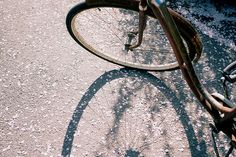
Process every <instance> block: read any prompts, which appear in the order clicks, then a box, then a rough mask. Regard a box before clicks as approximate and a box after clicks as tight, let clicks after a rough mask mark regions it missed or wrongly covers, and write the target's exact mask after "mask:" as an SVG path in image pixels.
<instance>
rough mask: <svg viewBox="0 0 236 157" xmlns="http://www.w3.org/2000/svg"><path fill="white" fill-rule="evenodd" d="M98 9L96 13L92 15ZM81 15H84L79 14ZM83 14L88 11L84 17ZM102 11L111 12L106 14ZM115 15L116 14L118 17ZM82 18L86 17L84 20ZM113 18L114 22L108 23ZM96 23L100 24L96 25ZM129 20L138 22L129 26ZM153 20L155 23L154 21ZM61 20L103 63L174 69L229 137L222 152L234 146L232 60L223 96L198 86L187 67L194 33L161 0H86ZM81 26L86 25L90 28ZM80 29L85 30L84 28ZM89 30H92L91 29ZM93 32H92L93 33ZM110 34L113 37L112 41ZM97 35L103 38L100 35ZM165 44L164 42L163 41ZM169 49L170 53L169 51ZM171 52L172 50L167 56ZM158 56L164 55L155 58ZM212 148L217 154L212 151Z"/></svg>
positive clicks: (192, 58) (196, 46)
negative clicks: (230, 85)
mask: <svg viewBox="0 0 236 157" xmlns="http://www.w3.org/2000/svg"><path fill="white" fill-rule="evenodd" d="M86 13H87V14H86ZM99 13H100V14H101V16H99V15H98V14H99ZM111 13H112V14H111ZM83 14H84V16H85V18H83V17H79V16H80V15H81V16H82V15H83ZM89 15H91V16H90V17H88V16H89ZM108 15H109V16H111V17H110V18H108ZM92 16H94V17H97V18H100V19H99V20H100V21H99V23H96V24H94V23H93V18H94V17H92ZM118 16H121V18H120V19H119V18H118ZM77 17H78V18H77ZM101 17H102V18H101ZM79 20H82V22H80V21H79ZM86 20H88V21H87V22H85V21H86ZM89 20H92V23H88V22H89ZM114 20H115V23H111V22H112V21H114ZM116 20H118V21H116ZM106 21H107V22H106ZM78 23H79V25H78V26H77V25H76V24H78ZM98 24H101V26H99V27H98ZM105 24H107V25H108V26H105ZM127 24H130V25H127ZM135 24H137V25H138V26H137V27H136V28H133V26H135ZM157 24H160V26H159V27H158V26H156V25H157ZM66 25H67V29H68V31H69V33H70V35H71V36H72V38H73V39H74V40H75V41H76V42H77V43H78V44H80V45H81V46H82V47H83V48H85V49H86V50H88V51H89V52H91V53H93V54H95V55H97V56H98V57H101V58H103V59H105V60H107V61H109V62H112V63H115V64H118V65H123V66H126V67H131V68H137V69H142V70H152V71H167V70H175V69H178V68H179V69H180V70H181V72H182V73H183V76H184V78H185V80H186V81H187V83H188V85H189V87H190V89H191V90H192V91H193V93H194V94H195V96H196V97H197V99H198V100H199V101H200V103H201V104H202V105H203V107H204V108H205V109H206V110H207V111H208V112H209V114H210V115H211V116H212V118H213V120H214V124H211V128H212V129H213V132H214V133H219V132H220V131H221V132H223V133H224V134H225V135H227V137H229V139H230V140H231V142H230V145H231V148H230V150H229V152H228V153H227V155H226V156H229V154H230V153H231V152H232V150H233V149H234V148H236V122H235V120H234V118H235V117H236V106H235V104H233V103H232V102H231V101H230V100H229V97H228V91H227V88H226V87H227V86H226V82H227V81H228V82H235V80H236V79H235V78H236V76H235V73H236V72H235V70H234V68H235V67H236V63H235V62H233V63H232V64H230V65H229V66H228V67H226V69H225V70H224V72H223V78H224V79H223V80H224V81H223V86H224V89H225V93H226V95H225V96H223V95H221V94H219V93H212V94H210V93H209V92H208V91H207V90H206V89H205V87H203V86H202V84H201V82H200V81H199V79H198V77H197V75H196V73H195V70H194V68H193V63H194V62H197V61H198V60H199V58H200V56H201V53H202V43H201V40H200V38H199V35H198V33H197V32H196V31H195V29H194V28H193V26H192V25H191V24H190V23H189V22H188V21H187V20H185V19H184V18H183V17H182V16H181V15H179V14H178V13H176V12H175V11H173V10H171V9H170V8H167V6H166V4H165V1H164V0H157V1H155V0H126V1H123V0H86V2H84V3H81V4H78V5H76V6H75V7H74V8H72V9H71V10H70V11H69V13H68V15H67V19H66ZM87 25H89V26H90V27H92V30H91V29H90V28H88V27H87ZM150 26H156V29H155V30H153V29H151V28H149V27H150ZM80 27H81V30H80ZM112 27H115V29H112ZM102 28H105V30H102ZM108 28H109V29H108ZM86 29H88V31H87V32H86ZM110 29H111V30H110ZM95 30H98V32H96V33H95V32H94V31H95ZM99 32H100V33H105V34H108V36H104V35H103V34H101V35H100V34H99ZM98 34H99V35H98ZM156 34H157V35H156ZM96 35H98V37H95V38H93V37H94V36H96ZM115 37H116V38H117V39H116V40H114V41H112V40H113V39H114V38H115ZM145 37H146V38H147V39H146V38H145ZM102 38H104V39H103V40H102ZM122 38H124V39H122ZM96 39H98V41H96ZM157 39H160V40H157ZM101 40H102V41H101ZM89 42H91V43H89ZM109 42H111V43H110V44H111V45H109ZM167 44H169V45H168V46H167ZM156 45H159V47H158V49H159V52H161V53H162V54H161V53H156V52H155V51H157V46H156ZM107 49H108V50H107ZM113 51H114V52H113ZM171 51H173V53H170V52H171ZM118 52H120V54H119V53H118ZM143 52H144V53H143ZM109 53H111V54H109ZM163 53H164V54H163ZM171 54H174V55H173V56H171ZM158 55H160V56H158ZM161 57H162V58H164V59H160V58H161ZM165 57H168V58H165ZM176 60H177V62H176ZM164 61H167V63H166V62H164ZM215 151H216V154H217V156H219V154H218V152H217V150H215Z"/></svg>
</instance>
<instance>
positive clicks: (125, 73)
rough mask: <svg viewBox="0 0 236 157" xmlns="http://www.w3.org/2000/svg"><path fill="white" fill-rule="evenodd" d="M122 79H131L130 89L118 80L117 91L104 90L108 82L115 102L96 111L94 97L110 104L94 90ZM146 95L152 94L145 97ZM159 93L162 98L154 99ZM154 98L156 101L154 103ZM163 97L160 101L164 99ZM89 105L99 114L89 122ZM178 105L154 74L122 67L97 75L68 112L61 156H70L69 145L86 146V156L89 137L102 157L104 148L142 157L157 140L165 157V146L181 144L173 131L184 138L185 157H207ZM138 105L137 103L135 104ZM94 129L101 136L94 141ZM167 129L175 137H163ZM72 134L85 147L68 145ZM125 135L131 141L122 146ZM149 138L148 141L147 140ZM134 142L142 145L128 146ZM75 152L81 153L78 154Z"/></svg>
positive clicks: (166, 87) (92, 114) (166, 150)
mask: <svg viewBox="0 0 236 157" xmlns="http://www.w3.org/2000/svg"><path fill="white" fill-rule="evenodd" d="M123 78H132V79H131V80H129V81H127V82H128V84H131V85H130V86H129V85H128V84H126V82H125V81H121V84H122V85H121V84H119V86H120V87H121V88H119V89H117V87H116V89H114V90H113V89H112V90H111V89H110V88H111V87H112V86H114V84H112V85H111V87H110V88H108V89H109V90H110V91H111V93H114V92H116V93H118V95H119V96H118V97H117V98H116V99H115V103H108V104H109V105H110V106H109V107H107V108H102V105H101V104H102V103H101V102H100V100H99V98H98V97H102V102H106V101H110V99H112V97H111V96H110V95H108V96H107V97H108V99H107V98H104V94H101V95H99V96H97V95H96V94H98V93H99V91H101V90H105V89H104V86H105V85H107V84H110V83H111V82H112V81H115V80H119V79H123ZM135 79H139V80H142V81H141V83H140V81H139V83H137V81H136V80H135ZM119 83H120V82H119ZM115 85H117V84H115ZM146 85H148V87H146ZM144 86H145V87H144ZM150 86H152V88H154V87H155V88H156V89H158V91H159V93H158V95H156V93H157V92H156V90H153V89H152V88H150ZM130 89H132V90H130ZM142 89H144V90H142ZM141 90H142V92H140V93H142V94H137V93H138V92H139V91H141ZM150 93H152V94H151V95H150ZM160 93H161V95H162V96H159V95H160ZM109 96H110V97H109ZM157 96H158V98H157V99H156V97H157ZM105 97H106V96H105ZM163 97H165V101H164V99H163ZM93 99H94V100H93ZM105 99H106V100H105ZM136 99H139V100H140V101H139V102H135V103H134V104H135V107H134V106H132V104H131V103H130V102H131V100H136ZM143 99H145V101H143ZM166 100H168V102H166ZM92 101H98V103H97V104H95V103H94V105H95V106H96V107H97V108H98V109H99V107H100V109H101V111H98V112H99V113H98V114H99V116H97V118H94V119H90V118H91V116H94V117H96V115H97V113H96V112H95V111H96V110H98V109H96V107H95V106H94V108H93V109H92V110H91V109H90V108H91V106H90V105H89V104H90V103H91V102H92ZM140 102H141V103H140ZM147 102H148V105H149V106H148V107H147V106H145V105H146V104H147ZM181 102H182V101H181V100H179V98H178V97H177V96H176V93H175V91H172V89H171V88H170V87H168V86H167V85H166V84H165V83H164V81H162V80H160V79H158V78H157V77H156V76H154V75H152V74H150V73H148V72H145V71H138V70H133V69H126V68H123V69H119V70H112V71H109V72H106V73H104V74H103V75H102V76H100V77H99V78H97V79H96V80H95V81H94V83H93V84H92V85H91V86H90V87H89V88H88V90H87V91H86V92H85V94H84V95H83V96H82V98H81V100H80V102H79V103H78V105H77V107H76V109H75V110H74V113H73V115H72V119H71V120H70V123H69V125H68V128H67V132H66V135H65V138H64V142H63V146H62V152H61V155H62V156H70V155H71V153H72V147H73V146H74V147H77V148H78V147H88V150H87V152H88V153H89V152H92V151H93V148H95V147H93V146H88V144H87V143H86V141H88V140H91V139H92V140H94V141H96V142H97V144H98V145H100V147H99V148H98V149H100V150H102V151H103V153H106V152H107V151H108V150H109V151H110V150H112V151H113V153H117V154H119V155H121V156H133V157H135V156H138V155H140V156H142V153H143V152H145V151H146V152H147V154H150V152H151V151H152V150H153V149H156V147H153V148H152V147H151V146H150V145H157V146H160V145H159V144H157V143H161V142H160V141H162V142H163V141H164V145H161V146H162V147H163V148H162V151H164V155H165V156H171V155H172V154H171V153H172V152H173V151H172V150H171V149H173V148H171V147H172V146H170V145H171V144H172V143H176V144H174V146H176V147H179V146H178V144H177V143H178V142H176V141H179V140H180V141H181V139H176V138H178V134H179V133H182V134H185V136H186V141H187V144H188V147H189V148H188V149H189V151H190V154H191V156H208V155H207V152H206V149H205V148H206V144H205V143H204V142H201V143H199V142H198V141H197V138H196V135H195V132H194V129H193V126H192V125H191V123H190V118H189V117H188V114H187V112H186V110H185V108H184V104H182V103H181ZM149 103H150V104H149ZM139 104H141V105H140V106H139ZM168 106H170V107H172V109H173V112H175V117H173V114H171V112H172V111H171V109H170V108H169V107H168ZM163 108H164V109H166V110H164V111H163V112H161V111H160V110H163ZM88 109H90V110H91V113H90V114H88V112H87V111H86V110H88ZM108 109H109V110H110V112H109V113H106V114H104V112H105V111H106V110H108ZM137 110H138V111H137ZM100 113H101V114H100ZM84 114H85V115H86V114H87V115H89V116H85V117H83V116H84ZM132 114H133V115H132ZM160 115H161V116H162V118H160V119H161V121H160V122H159V121H158V124H157V123H156V122H157V121H156V120H157V117H158V116H160ZM169 115H170V116H169ZM102 116H104V119H103V120H101V121H97V119H98V118H100V117H102ZM82 117H83V118H85V119H87V121H86V122H84V121H83V122H81V119H83V118H82ZM109 117H112V118H110V119H111V120H110V122H109V125H106V122H105V121H109V120H108V118H109ZM134 117H135V118H134ZM143 117H144V118H143ZM147 117H149V118H147ZM140 119H141V122H137V121H139V120H140ZM146 119H148V120H146ZM173 119H174V120H173ZM132 120H133V121H132ZM162 120H163V121H162ZM95 121H96V122H95ZM103 121H104V123H103ZM150 121H151V122H150ZM169 121H172V122H169ZM177 121H178V122H180V123H181V125H182V126H181V127H182V132H181V131H179V130H178V129H179V126H178V124H177ZM81 123H83V124H81ZM86 123H91V124H89V126H88V124H86ZM96 123H99V124H98V125H99V126H96ZM132 123H135V125H138V126H134V127H133V128H132V127H130V126H131V125H132ZM168 123H170V124H168ZM80 124H81V127H82V126H83V127H84V128H86V129H87V130H83V128H81V129H80V128H78V125H80ZM143 124H144V127H143ZM140 126H141V127H143V128H144V129H140V128H141V127H140ZM166 126H167V127H166ZM161 127H164V128H165V127H166V129H164V130H162V131H160V132H157V130H159V129H160V128H161ZM175 127H176V128H175ZM104 128H106V129H104ZM124 128H125V129H124ZM91 130H95V131H91ZM102 130H103V131H102ZM104 130H105V131H104ZM120 130H123V132H125V133H122V135H120V133H119V132H120ZM99 131H101V133H102V134H104V135H103V136H102V137H99V139H96V137H91V136H93V135H94V133H96V134H98V132H99ZM168 131H170V132H172V133H173V132H176V133H177V136H172V134H171V136H169V135H168V136H167V132H168ZM76 132H78V133H76ZM84 132H86V133H84ZM127 132H128V133H127ZM79 134H81V136H79ZM131 134H135V135H134V136H133V137H132V138H131ZM137 134H145V135H143V136H142V137H136V136H137ZM77 135H78V136H79V137H77V138H80V137H81V141H82V144H83V143H86V144H84V146H81V145H75V144H73V142H74V141H75V137H76V136H77ZM85 136H87V138H86V139H84V137H85ZM129 137H130V139H131V140H130V141H131V142H130V143H129V144H127V143H126V141H125V140H128V139H129ZM82 138H83V139H82ZM163 138H164V139H163ZM100 139H102V141H99V140H100ZM121 139H123V140H124V142H123V143H122V142H120V141H121ZM153 139H154V140H153ZM150 140H152V141H151V142H150ZM139 141H142V144H141V145H140V146H133V145H138V143H139ZM96 142H95V143H96ZM124 143H125V144H124ZM132 144H133V145H132ZM101 145H103V147H102V148H101ZM104 145H105V146H104ZM118 145H119V146H118ZM120 145H123V146H120ZM131 145H132V146H131ZM198 145H201V148H203V149H201V150H199V149H198V148H197V146H198ZM104 147H106V148H104ZM113 147H114V148H113ZM185 147H186V146H184V148H185ZM137 148H138V149H137ZM83 149H85V148H83ZM104 149H105V150H104ZM181 149H183V148H179V151H180V152H179V153H180V154H181V153H182V151H183V150H181ZM122 152H123V154H122ZM79 153H81V152H80V151H79ZM95 153H97V152H95ZM151 155H160V154H158V151H155V152H154V154H151ZM93 156H94V155H93ZM95 156H102V153H101V154H99V153H97V154H96V155H95ZM148 156H149V155H148Z"/></svg>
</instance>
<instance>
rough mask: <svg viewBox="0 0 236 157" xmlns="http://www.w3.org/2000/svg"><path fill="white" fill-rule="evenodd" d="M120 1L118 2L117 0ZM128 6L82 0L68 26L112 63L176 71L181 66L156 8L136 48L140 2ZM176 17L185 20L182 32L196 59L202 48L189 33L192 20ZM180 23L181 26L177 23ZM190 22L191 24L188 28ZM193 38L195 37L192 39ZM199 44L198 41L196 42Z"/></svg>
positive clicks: (91, 49) (77, 38)
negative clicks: (134, 46) (90, 2)
mask: <svg viewBox="0 0 236 157" xmlns="http://www.w3.org/2000/svg"><path fill="white" fill-rule="evenodd" d="M114 2H116V1H114ZM130 2H133V4H130V5H124V4H119V3H120V2H119V3H118V2H116V3H117V4H116V3H114V4H113V3H111V4H105V2H99V3H98V4H93V5H88V4H87V3H81V4H78V5H77V6H75V7H74V8H72V9H71V10H70V12H69V13H68V15H67V29H68V31H69V33H70V35H71V36H72V37H73V38H74V40H75V41H76V42H77V43H79V44H80V45H81V46H82V47H84V48H85V49H86V50H88V51H89V52H91V53H93V54H95V55H97V56H98V57H101V58H103V59H105V60H107V61H109V62H112V63H115V64H118V65H122V66H126V67H131V68H137V69H143V70H155V71H164V70H173V69H176V68H178V63H177V62H176V58H175V55H174V53H173V50H172V48H171V45H170V43H169V41H168V39H167V37H166V35H165V33H164V31H163V29H162V27H161V25H160V24H159V22H158V20H157V19H156V18H155V17H154V15H153V13H152V11H150V9H149V11H147V16H148V18H147V26H146V28H145V30H144V35H143V41H142V44H141V45H140V46H139V47H138V48H135V49H133V50H129V48H128V47H129V45H134V44H135V43H136V42H137V39H138V34H137V32H138V23H139V18H138V17H139V13H138V3H137V2H135V1H130ZM171 14H172V16H173V17H174V19H181V20H179V21H181V22H182V24H181V28H182V29H180V34H181V36H182V38H183V40H184V43H185V46H186V47H187V50H188V53H189V54H190V53H191V55H190V57H191V58H192V59H194V56H195V54H196V51H201V50H199V47H200V46H199V45H195V44H194V42H192V41H191V40H192V39H196V36H195V34H194V37H193V35H191V34H189V32H191V31H192V30H189V28H190V27H189V23H187V22H186V23H185V21H184V20H183V19H182V18H181V17H180V16H177V14H176V13H175V12H173V11H171ZM177 25H180V24H178V23H177ZM186 25H187V27H185V26H186ZM191 38H192V39H191ZM195 43H197V42H195Z"/></svg>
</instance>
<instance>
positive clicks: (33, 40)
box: [0, 0, 236, 157]
mask: <svg viewBox="0 0 236 157" xmlns="http://www.w3.org/2000/svg"><path fill="white" fill-rule="evenodd" d="M78 2H81V0H79V1H74V0H64V1H59V2H56V1H52V0H44V1H42V0H31V1H29V0H21V1H14V2H13V1H9V0H0V13H1V14H0V69H1V70H0V156H1V157H13V156H19V157H20V156H25V157H32V156H50V157H53V156H68V155H69V154H71V156H78V157H80V156H81V157H82V156H94V155H91V154H92V153H94V152H93V148H95V147H96V148H97V145H99V144H101V143H100V142H101V141H100V140H101V139H102V141H104V140H105V143H107V142H108V143H109V142H110V143H112V141H113V140H114V139H115V140H114V141H115V143H116V144H114V145H115V146H114V145H112V144H111V145H109V146H110V147H101V150H102V151H101V152H102V153H103V154H102V153H101V154H97V156H99V155H100V156H113V155H114V154H116V153H117V152H119V151H122V150H123V153H124V151H125V150H126V152H125V153H124V154H126V155H127V154H131V155H133V156H135V153H136V155H137V152H138V151H136V150H134V149H136V148H137V149H141V148H142V153H143V154H145V153H146V154H148V153H149V156H196V157H197V156H214V151H213V146H212V139H211V132H210V128H209V122H210V121H211V120H212V119H211V118H210V116H209V114H208V113H207V112H206V111H205V110H204V108H203V107H201V106H200V103H199V102H198V101H197V100H196V98H195V97H194V95H193V94H192V92H191V91H190V90H189V88H188V86H187V85H186V83H185V82H184V81H183V79H182V76H181V73H180V71H179V70H177V71H173V72H163V73H155V72H143V71H137V70H132V69H125V68H123V67H121V66H117V65H114V64H111V63H108V62H106V61H104V60H102V59H100V58H97V57H96V56H93V55H92V54H90V53H88V52H87V51H86V50H84V49H83V48H82V47H80V46H79V45H78V44H77V43H76V42H75V41H73V39H72V38H71V37H70V35H69V34H68V32H67V30H66V25H65V18H66V15H67V13H68V11H69V9H70V8H71V7H73V6H74V5H75V4H77V3H78ZM186 3H187V2H185V1H184V2H181V1H179V2H178V3H175V5H171V6H172V7H173V8H175V9H176V10H177V11H178V12H180V13H181V14H182V15H183V16H185V17H186V18H187V19H188V20H189V21H191V23H192V24H193V25H194V26H195V27H196V28H197V30H198V32H199V34H200V36H201V39H202V41H203V43H204V53H203V56H202V58H201V59H200V61H199V62H198V63H197V64H196V65H195V68H196V71H197V73H198V75H199V78H200V80H201V81H202V83H203V85H204V86H206V87H207V89H208V90H209V91H211V92H216V91H217V92H220V93H222V86H221V84H220V77H221V72H222V69H223V68H224V67H225V66H226V65H228V64H229V63H231V62H232V61H234V60H236V54H235V52H236V45H235V41H236V40H235V37H236V36H235V33H236V27H235V26H236V25H235V23H236V18H235V14H236V9H235V7H234V6H216V5H215V4H213V3H211V2H210V1H209V2H208V1H207V2H202V3H200V2H199V3H197V2H195V1H193V2H191V3H190V2H189V3H188V4H186ZM235 93H236V91H235V88H233V86H232V100H234V101H235V99H236V98H235ZM107 101H108V102H109V103H108V102H107ZM127 101H128V102H129V103H127ZM85 104H86V105H85ZM89 104H93V105H94V107H92V108H91V109H90V107H89V109H88V110H86V111H85V110H81V108H83V107H84V106H90V105H89ZM104 104H109V105H108V106H103V105H104ZM131 104H135V105H136V106H137V107H136V108H132V107H130V106H129V105H131ZM147 104H149V105H151V106H147V107H145V105H147ZM157 104H159V105H160V106H162V107H160V106H156V105H157ZM95 106H96V107H97V108H100V109H101V111H100V112H98V113H96V112H94V111H96V110H97V109H96V107H95ZM131 106H132V105H131ZM116 108H121V109H122V108H123V110H117V109H116ZM147 108H148V109H150V108H151V109H152V110H154V111H156V113H155V115H152V114H147V112H144V111H146V109H147ZM163 108H164V109H163ZM136 109H137V110H136ZM102 111H104V112H105V113H103V112H102ZM121 111H123V112H124V111H125V112H124V113H125V114H124V113H123V114H122V113H120V112H121ZM132 111H133V112H132ZM80 112H81V113H80ZM113 112H115V114H112V113H113ZM82 113H83V116H82ZM157 113H159V114H157ZM114 115H116V116H115V117H114ZM93 116H94V118H93ZM101 116H105V117H103V118H101ZM81 117H82V118H81ZM109 117H112V118H110V119H111V121H109ZM121 117H125V120H126V122H123V121H122V120H121V119H122V118H121ZM146 117H152V118H149V119H152V120H153V121H154V122H156V123H155V124H154V123H148V121H147V119H146ZM153 117H154V118H153ZM100 118H101V119H100ZM140 119H142V121H139V120H140ZM86 120H87V121H86ZM94 121H95V122H94ZM104 121H108V123H109V125H108V126H106V124H105V123H103V122H104ZM93 122H94V124H93ZM113 122H116V123H113ZM157 122H160V123H157ZM126 123H127V124H126ZM147 123H148V124H149V125H150V126H152V129H153V130H152V131H150V130H149V132H148V131H147V132H145V129H147V128H148V127H147V126H146V125H144V126H143V124H147ZM91 124H92V125H91ZM132 124H133V125H134V126H133V125H132ZM139 126H140V128H141V129H137V128H138V127H139ZM110 127H111V128H110ZM80 128H81V129H80ZM109 129H111V130H112V131H113V132H116V131H117V132H119V134H118V133H117V135H116V136H114V134H109V133H106V131H107V130H109ZM126 129H128V130H129V132H130V134H128V135H127V138H126V134H125V133H124V132H122V130H123V131H125V130H126ZM142 131H143V132H145V133H146V134H144V135H143V136H140V139H143V140H140V139H139V137H138V136H137V137H136V135H139V134H142V133H143V132H142ZM120 132H121V133H120ZM150 132H153V134H151V135H152V136H150V135H149V133H150ZM102 133H103V134H105V135H106V138H105V139H103V137H104V136H102V135H101V136H100V134H102ZM131 133H133V134H135V136H134V137H133V138H132V135H131ZM124 137H125V138H124ZM128 137H130V138H128ZM136 138H137V139H136ZM134 139H135V140H134ZM144 139H148V140H153V141H152V142H150V141H148V140H144ZM220 139H221V141H220V142H219V144H220V153H223V154H225V153H226V148H225V147H223V145H224V143H225V142H227V140H226V139H225V138H224V137H221V136H220ZM222 139H223V140H222ZM106 140H107V141H106ZM109 140H110V141H109ZM126 140H127V141H126ZM97 141H99V142H97ZM114 141H113V142H114ZM122 141H123V143H122ZM129 141H130V145H129V144H128V142H129ZM142 142H143V143H142ZM149 142H150V143H149ZM117 143H118V144H119V146H120V147H119V148H118V146H117ZM120 143H122V145H120ZM151 143H153V144H151ZM90 144H91V145H90ZM132 144H133V145H132ZM145 144H146V145H145ZM93 145H94V146H93ZM147 145H148V146H147ZM149 145H150V146H149ZM113 146H114V147H113ZM131 146H132V147H133V149H132V148H130V147H131ZM98 148H99V147H98ZM108 150H109V151H108ZM139 151H140V150H139ZM152 151H153V152H152ZM106 153H107V154H109V155H105V154H106ZM111 154H112V155H111ZM124 154H123V155H122V154H120V155H117V154H116V156H124ZM131 155H130V156H131ZM114 156H115V155H114Z"/></svg>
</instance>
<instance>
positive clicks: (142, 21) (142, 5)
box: [129, 0, 147, 50]
mask: <svg viewBox="0 0 236 157" xmlns="http://www.w3.org/2000/svg"><path fill="white" fill-rule="evenodd" d="M146 10H147V3H146V0H141V1H140V3H139V30H138V42H137V43H136V44H135V45H131V46H129V49H130V50H132V49H134V48H136V47H138V46H140V45H141V43H142V40H143V31H144V29H145V27H146V23H147V16H146V15H145V11H146Z"/></svg>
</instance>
